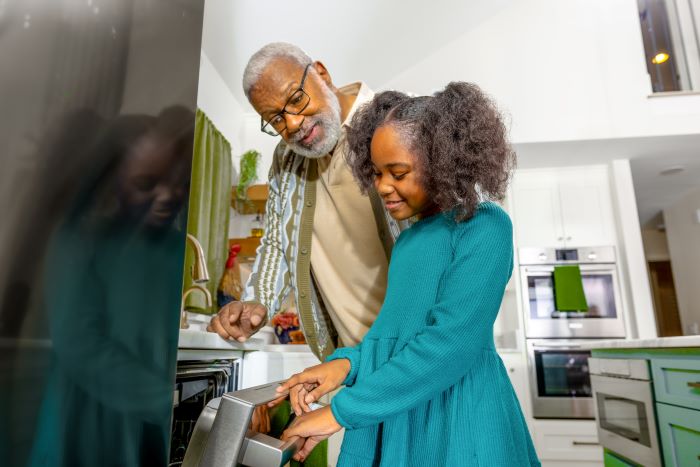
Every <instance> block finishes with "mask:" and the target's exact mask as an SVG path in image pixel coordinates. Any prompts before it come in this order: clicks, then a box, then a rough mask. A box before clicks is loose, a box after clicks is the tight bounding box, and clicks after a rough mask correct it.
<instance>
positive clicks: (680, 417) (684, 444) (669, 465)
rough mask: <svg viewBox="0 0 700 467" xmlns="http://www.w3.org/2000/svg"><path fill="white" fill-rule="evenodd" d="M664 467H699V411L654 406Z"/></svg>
mask: <svg viewBox="0 0 700 467" xmlns="http://www.w3.org/2000/svg"><path fill="white" fill-rule="evenodd" d="M656 412H657V415H658V422H659V433H660V437H661V448H662V451H663V457H664V464H665V465H666V467H690V466H693V467H698V466H700V411H699V410H693V409H684V408H682V407H676V406H673V405H667V404H661V403H657V404H656Z"/></svg>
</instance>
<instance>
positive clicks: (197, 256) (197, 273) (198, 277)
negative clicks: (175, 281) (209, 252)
mask: <svg viewBox="0 0 700 467" xmlns="http://www.w3.org/2000/svg"><path fill="white" fill-rule="evenodd" d="M187 244H189V245H191V246H192V248H193V249H194V261H193V262H192V269H191V270H190V273H191V274H192V281H193V282H194V285H193V286H191V287H188V288H187V289H186V290H185V292H184V293H183V294H182V301H181V302H180V329H187V328H189V327H190V325H189V323H188V322H187V311H185V302H186V301H187V296H188V295H189V294H191V293H192V292H195V291H197V290H199V291H200V292H202V293H203V294H204V301H205V304H206V306H207V308H209V307H211V306H212V304H213V300H212V298H211V293H210V292H209V290H208V289H207V288H206V287H204V286H202V285H200V284H206V283H207V282H209V271H208V270H207V260H206V258H205V257H204V249H203V248H202V244H201V243H199V241H198V240H197V238H196V237H195V236H194V235H192V234H187Z"/></svg>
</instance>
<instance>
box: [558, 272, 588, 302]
mask: <svg viewBox="0 0 700 467" xmlns="http://www.w3.org/2000/svg"><path fill="white" fill-rule="evenodd" d="M554 301H555V304H556V308H557V311H579V312H584V311H588V303H587V302H586V295H585V294H584V293H583V281H582V280H581V269H580V268H579V267H578V266H555V267H554Z"/></svg>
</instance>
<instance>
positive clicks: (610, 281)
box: [518, 246, 625, 339]
mask: <svg viewBox="0 0 700 467" xmlns="http://www.w3.org/2000/svg"><path fill="white" fill-rule="evenodd" d="M518 253H519V260H520V277H521V281H522V290H523V309H524V310H525V333H526V334H525V335H526V336H527V337H528V338H534V339H551V338H559V339H561V338H563V339H579V338H615V337H625V323H624V319H623V316H622V305H621V301H620V287H619V283H618V278H617V264H616V262H615V249H614V247H611V246H605V247H595V248H593V247H587V248H569V249H554V248H521V249H520V250H519V252H518ZM565 265H578V266H579V268H580V269H581V280H582V282H583V290H584V294H585V296H586V301H587V302H588V310H587V311H580V312H579V311H559V310H557V309H556V305H555V287H554V279H553V272H554V268H555V267H557V266H565Z"/></svg>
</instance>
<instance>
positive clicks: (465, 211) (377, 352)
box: [280, 83, 539, 467]
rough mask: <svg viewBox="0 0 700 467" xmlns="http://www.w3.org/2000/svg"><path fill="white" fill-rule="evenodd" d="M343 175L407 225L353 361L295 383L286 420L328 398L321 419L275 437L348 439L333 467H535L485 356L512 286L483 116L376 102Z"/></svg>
mask: <svg viewBox="0 0 700 467" xmlns="http://www.w3.org/2000/svg"><path fill="white" fill-rule="evenodd" d="M350 127H351V129H350V130H349V131H348V142H349V144H350V149H351V160H350V161H349V162H350V165H351V167H352V169H353V172H354V174H355V176H356V178H357V179H358V180H359V182H360V185H361V186H362V188H363V189H364V190H367V189H368V188H369V187H370V186H371V185H372V184H374V186H375V187H376V189H377V192H378V193H379V194H380V195H381V196H382V198H383V199H384V202H385V204H386V207H387V208H388V210H389V212H390V214H391V215H392V216H393V217H394V218H396V219H399V220H403V219H408V218H410V217H413V216H417V217H418V219H419V220H418V221H417V222H416V223H415V224H414V225H413V226H412V227H411V228H410V229H408V230H406V231H404V232H403V233H402V234H401V236H400V237H399V239H398V241H397V243H396V246H395V248H394V250H393V253H392V257H391V264H390V266H389V280H388V289H387V293H386V298H385V302H384V304H383V306H382V309H381V312H380V314H379V316H378V318H377V320H376V321H375V323H374V324H373V325H372V327H371V329H370V330H369V332H368V333H367V335H366V336H365V338H364V339H363V341H362V342H361V343H360V344H359V345H358V346H356V347H350V348H341V349H338V350H337V351H336V352H335V353H334V354H333V355H331V356H330V357H329V358H328V359H327V362H326V363H323V364H321V365H318V366H316V367H313V368H310V369H307V370H306V371H304V372H303V373H301V374H299V375H296V376H294V377H292V378H291V379H290V380H289V381H287V383H285V384H284V385H282V387H281V388H280V390H284V389H290V399H291V402H292V405H293V406H294V408H295V411H296V412H298V413H299V412H301V411H308V403H310V402H312V401H314V400H317V399H318V397H320V396H321V395H323V394H325V393H328V392H329V391H332V390H334V389H335V388H337V387H338V386H339V385H340V384H341V383H342V384H345V386H346V387H345V388H344V389H343V390H341V391H340V392H339V393H338V394H337V395H336V396H335V397H334V398H333V400H332V402H331V406H329V407H325V408H322V409H319V410H315V411H313V412H309V413H306V414H304V415H302V416H300V417H298V418H297V419H296V420H295V422H294V423H293V424H292V426H291V427H290V428H289V429H288V430H287V431H286V433H285V437H286V438H290V437H303V438H307V441H306V443H305V445H304V447H303V448H302V450H300V452H299V453H298V454H297V457H298V458H303V457H304V456H306V455H307V453H308V452H309V451H310V449H311V448H312V447H313V446H314V444H315V443H317V442H318V441H319V440H321V439H324V438H326V437H328V436H329V435H330V434H332V433H334V432H336V431H338V430H340V428H341V427H345V428H346V431H345V438H344V441H343V446H342V450H341V454H340V459H339V465H343V466H374V465H379V464H381V465H386V466H406V465H416V466H423V465H447V466H468V465H488V466H504V467H505V466H513V465H521V466H524V465H539V461H538V460H537V456H536V454H535V451H534V449H533V445H532V441H531V439H530V435H529V433H528V430H527V426H526V424H525V420H524V418H523V416H522V412H521V410H520V406H519V404H518V400H517V398H516V396H515V393H514V391H513V388H512V386H511V384H510V381H509V379H508V375H507V373H506V371H505V368H504V367H503V363H502V362H501V359H500V358H499V356H498V354H497V353H496V350H495V347H494V342H493V323H494V320H495V318H496V315H497V313H498V309H499V306H500V303H501V299H502V297H503V291H504V289H505V286H506V283H507V282H508V279H509V277H510V274H511V272H512V265H513V262H512V261H513V244H512V227H511V222H510V219H509V218H508V215H507V214H506V213H505V212H504V211H503V210H502V209H501V208H500V207H498V206H497V205H496V204H493V203H492V202H483V200H484V199H500V198H502V197H503V195H504V192H505V189H506V183H507V181H508V178H509V173H510V168H511V165H512V163H513V162H514V161H513V159H514V156H513V152H512V150H511V149H510V146H509V145H508V143H507V141H506V139H505V133H506V132H505V128H504V126H503V124H502V123H501V120H500V118H499V116H498V113H497V111H496V110H495V109H494V107H493V105H492V104H491V102H490V101H489V100H488V99H487V98H486V97H485V96H484V95H483V94H482V92H481V91H480V90H479V89H478V88H477V87H476V86H474V85H471V84H467V83H451V84H450V85H448V86H447V87H446V88H445V89H444V90H443V91H441V92H438V93H437V94H436V95H435V96H433V97H417V98H410V97H408V96H406V95H404V94H400V93H396V92H385V93H382V94H379V95H377V96H376V97H375V99H374V100H373V101H372V102H371V103H370V104H369V105H368V106H367V107H365V108H363V109H362V110H361V111H360V112H359V113H358V114H356V115H355V117H354V118H353V121H352V124H351V125H350Z"/></svg>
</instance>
